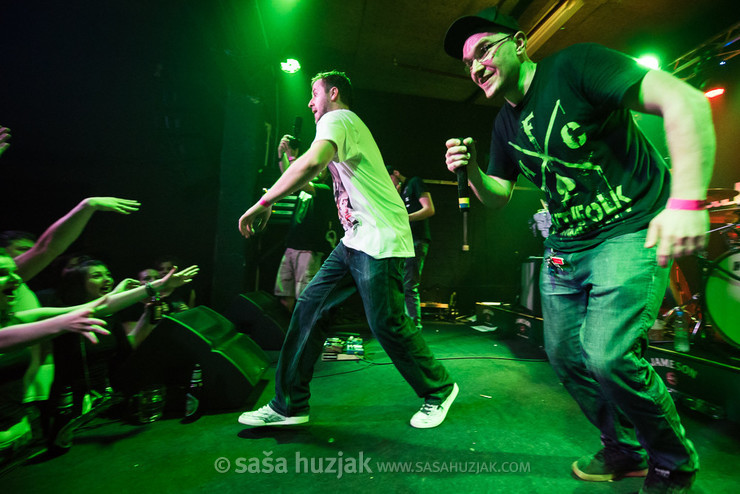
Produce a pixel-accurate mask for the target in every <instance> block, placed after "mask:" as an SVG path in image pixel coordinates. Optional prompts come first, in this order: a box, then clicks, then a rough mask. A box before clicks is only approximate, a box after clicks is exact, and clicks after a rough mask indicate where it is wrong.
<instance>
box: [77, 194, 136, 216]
mask: <svg viewBox="0 0 740 494" xmlns="http://www.w3.org/2000/svg"><path fill="white" fill-rule="evenodd" d="M84 202H85V203H86V204H87V205H88V206H89V207H91V208H93V209H95V210H96V211H112V212H114V213H119V214H130V213H134V212H136V211H138V210H139V208H140V207H141V203H140V202H139V201H135V200H133V199H120V198H118V197H88V198H87V199H85V201H84Z"/></svg>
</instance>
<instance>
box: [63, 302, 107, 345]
mask: <svg viewBox="0 0 740 494" xmlns="http://www.w3.org/2000/svg"><path fill="white" fill-rule="evenodd" d="M101 303H102V302H101ZM99 305H100V303H98V304H96V306H95V307H93V308H85V309H77V310H75V311H72V312H69V313H67V314H63V315H61V316H56V317H55V318H54V319H55V320H56V321H58V322H59V324H60V325H61V326H62V328H63V329H64V330H66V331H69V332H71V333H79V334H81V335H83V336H84V337H85V338H87V339H88V340H90V341H91V342H93V343H97V342H98V337H97V336H96V334H110V331H108V330H107V329H105V326H106V322H105V321H104V320H102V319H97V318H95V317H93V316H94V315H95V312H96V307H98V306H99Z"/></svg>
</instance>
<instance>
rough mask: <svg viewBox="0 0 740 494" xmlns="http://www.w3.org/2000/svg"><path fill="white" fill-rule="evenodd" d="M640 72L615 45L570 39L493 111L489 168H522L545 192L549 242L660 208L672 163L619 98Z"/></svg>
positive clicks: (631, 226) (574, 244) (510, 172)
mask: <svg viewBox="0 0 740 494" xmlns="http://www.w3.org/2000/svg"><path fill="white" fill-rule="evenodd" d="M645 73H646V69H644V68H641V67H639V66H638V65H637V63H636V62H635V61H634V60H632V59H631V58H629V57H627V56H625V55H622V54H620V53H618V52H614V51H612V50H608V49H606V48H603V47H601V46H598V45H593V44H584V45H575V46H573V47H570V48H568V49H566V50H563V51H562V52H560V53H558V54H555V55H553V56H551V57H549V58H547V59H545V60H543V61H542V62H540V63H539V64H538V65H537V71H536V73H535V77H534V79H533V81H532V84H531V86H530V88H529V90H528V91H527V94H526V95H525V98H524V99H523V100H522V102H521V103H520V104H518V105H517V106H516V107H511V106H510V105H508V104H507V105H505V106H504V108H503V109H502V110H501V112H500V113H499V115H498V117H497V119H496V122H495V124H494V130H493V135H492V140H491V161H490V163H489V167H488V172H487V173H488V174H489V175H495V176H498V177H501V178H504V179H507V180H512V181H515V180H516V177H517V175H518V174H519V173H521V174H523V175H524V176H525V177H526V178H527V179H529V180H530V181H531V182H532V183H534V184H535V185H536V186H537V187H538V188H540V189H541V190H542V191H543V193H544V194H545V197H546V200H547V202H548V208H549V210H550V213H551V215H552V222H553V227H552V235H550V237H548V239H547V241H546V245H548V246H549V247H552V248H554V249H556V250H561V251H566V252H567V251H577V250H583V249H586V248H589V247H591V246H593V245H596V244H598V243H599V242H601V241H603V240H604V239H606V238H610V237H613V236H616V235H621V234H624V233H629V232H633V231H636V230H639V229H641V228H644V227H645V226H646V225H647V224H648V223H649V221H650V220H651V219H652V218H653V217H654V216H655V215H656V214H657V213H658V212H659V211H660V210H661V209H662V208H663V206H664V204H665V201H666V199H667V194H668V192H669V187H668V184H669V181H670V175H669V171H668V168H667V166H666V165H665V163H664V162H663V160H662V158H661V157H660V156H659V155H658V153H657V151H656V150H655V148H654V147H653V146H652V145H651V144H650V143H649V142H648V140H647V138H646V137H645V136H644V135H643V134H642V132H641V131H640V129H639V128H638V127H637V125H636V124H635V122H634V120H633V118H632V115H631V114H630V112H629V111H628V110H627V109H624V108H621V107H620V103H621V100H622V98H623V97H624V94H625V92H626V91H627V89H628V88H630V87H631V86H633V85H635V84H638V83H639V82H640V81H641V80H642V77H644V75H645Z"/></svg>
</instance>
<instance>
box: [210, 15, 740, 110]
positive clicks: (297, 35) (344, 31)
mask: <svg viewBox="0 0 740 494" xmlns="http://www.w3.org/2000/svg"><path fill="white" fill-rule="evenodd" d="M220 5H221V7H222V9H221V10H222V13H223V14H224V15H225V16H226V17H227V18H228V19H227V20H226V22H227V24H228V23H231V28H232V29H233V30H234V31H235V32H236V33H237V35H236V37H235V38H233V39H235V40H238V41H237V43H239V42H243V43H245V44H251V45H252V46H254V45H257V46H259V47H261V48H264V49H266V50H267V52H268V53H269V55H268V58H267V60H269V59H271V58H272V59H274V58H281V57H287V56H294V57H296V58H298V59H299V60H301V62H302V63H303V65H304V67H305V69H306V70H307V71H311V73H315V72H317V71H320V70H325V69H327V68H338V69H342V70H345V71H346V72H348V73H349V74H350V75H351V77H352V79H353V82H354V83H355V85H356V86H357V87H360V88H363V89H371V90H377V91H385V92H391V93H401V94H411V95H417V96H423V97H429V98H438V99H446V100H454V101H471V102H475V103H485V100H484V98H483V97H482V95H480V94H479V93H480V91H477V90H476V88H475V87H474V86H473V85H472V83H471V82H470V81H469V79H468V78H467V77H466V75H465V73H464V72H463V70H462V67H461V64H460V63H459V62H457V61H456V60H454V59H452V58H450V57H449V56H447V55H446V54H445V53H444V51H443V49H442V39H443V37H444V33H445V31H446V29H447V27H448V25H449V24H450V23H451V21H453V20H454V19H456V18H457V17H460V16H462V15H467V14H471V13H475V12H478V11H479V10H481V9H483V8H486V7H488V6H491V5H498V6H499V8H500V9H501V10H502V11H503V12H505V13H509V14H511V15H513V16H514V17H516V18H517V19H518V20H519V23H520V25H521V27H522V30H524V31H525V32H527V33H528V34H530V35H531V33H532V32H533V31H536V32H538V33H544V35H543V36H541V38H540V40H541V41H539V43H537V44H538V46H532V44H530V49H529V52H530V56H531V57H532V58H533V59H534V60H535V61H537V60H539V59H541V58H543V57H545V56H547V55H548V54H550V53H553V52H555V51H558V50H560V49H561V48H564V47H566V46H568V45H571V44H574V43H579V42H586V41H591V42H598V43H601V44H604V45H606V46H608V47H611V48H614V49H617V50H621V51H624V52H626V53H628V54H630V55H633V56H638V55H641V54H643V52H645V51H650V52H652V53H655V54H657V55H658V56H659V57H660V59H661V60H662V62H663V64H664V65H663V67H664V69H666V70H670V67H671V62H673V61H674V60H676V59H677V58H679V57H681V56H682V55H684V54H686V53H687V52H689V51H691V50H693V49H695V48H696V47H697V46H700V45H702V44H703V43H705V42H706V41H707V40H708V39H710V38H712V37H715V36H716V35H718V34H720V33H722V32H725V31H727V30H728V29H729V28H730V27H732V26H733V25H735V24H737V23H738V21H740V10H739V9H738V7H737V2H736V0H731V1H726V0H722V1H696V0H565V1H562V0H560V1H558V0H500V1H498V2H496V1H491V0H468V1H459V0H458V1H455V0H429V1H421V0H270V1H266V0H259V1H257V2H256V3H254V4H253V3H252V2H243V1H241V2H240V1H237V0H231V1H230V2H227V3H224V1H222V2H221V4H220ZM558 8H561V9H562V10H563V11H565V12H567V13H568V14H567V15H565V16H564V17H563V18H562V19H563V20H562V21H561V22H560V24H562V25H560V24H556V25H555V28H554V29H551V30H549V31H550V32H548V29H546V26H543V25H542V23H543V22H544V23H545V24H547V20H548V19H550V21H553V20H554V19H556V18H558V17H559V16H558V15H554V14H553V12H555V11H557V9H558ZM237 14H238V15H237ZM250 18H251V19H250ZM250 22H251V24H250ZM538 25H539V26H538ZM246 26H251V28H250V27H246ZM240 31H243V32H242V33H239V32H240ZM237 51H238V50H237Z"/></svg>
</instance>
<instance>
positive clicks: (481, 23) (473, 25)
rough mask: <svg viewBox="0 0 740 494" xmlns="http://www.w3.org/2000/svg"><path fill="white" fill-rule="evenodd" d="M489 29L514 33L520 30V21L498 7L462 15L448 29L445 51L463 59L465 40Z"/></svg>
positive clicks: (453, 56)
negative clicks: (500, 10)
mask: <svg viewBox="0 0 740 494" xmlns="http://www.w3.org/2000/svg"><path fill="white" fill-rule="evenodd" d="M488 31H490V32H502V33H511V34H514V33H516V32H517V31H519V23H518V22H517V21H516V19H514V18H513V17H511V16H510V15H506V14H502V13H501V12H499V11H498V9H497V8H496V7H488V8H487V9H483V10H481V11H480V12H478V13H477V14H475V15H466V16H464V17H460V18H459V19H458V20H456V21H455V22H453V23H452V25H451V26H450V27H449V29H447V34H445V44H444V46H445V51H446V52H447V54H448V55H449V56H451V57H452V58H457V59H459V60H462V57H463V52H462V51H463V46H464V45H465V41H466V40H467V39H468V38H469V37H470V36H471V35H473V34H475V33H485V32H488Z"/></svg>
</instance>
